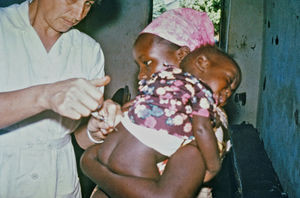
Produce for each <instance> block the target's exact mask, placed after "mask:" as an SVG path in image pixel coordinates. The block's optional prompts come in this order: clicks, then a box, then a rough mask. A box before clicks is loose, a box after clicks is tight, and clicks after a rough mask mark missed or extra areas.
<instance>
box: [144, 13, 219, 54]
mask: <svg viewBox="0 0 300 198" xmlns="http://www.w3.org/2000/svg"><path fill="white" fill-rule="evenodd" d="M142 33H151V34H155V35H157V36H159V37H161V38H163V39H166V40H168V41H170V42H172V43H174V44H176V45H179V46H187V47H189V48H190V50H191V51H193V50H194V49H195V48H197V47H199V46H201V45H205V44H212V45H213V44H214V26H213V24H212V22H211V20H210V19H209V17H208V16H207V14H206V13H205V12H199V11H196V10H194V9H192V8H177V9H172V10H168V11H166V12H164V13H163V14H162V15H160V16H159V17H158V18H156V19H154V20H153V21H152V22H151V23H150V24H149V25H148V26H147V27H146V28H145V29H144V30H143V31H142V32H141V33H140V34H142Z"/></svg>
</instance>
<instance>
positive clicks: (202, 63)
mask: <svg viewBox="0 0 300 198" xmlns="http://www.w3.org/2000/svg"><path fill="white" fill-rule="evenodd" d="M197 65H198V67H199V68H200V69H201V70H202V71H205V70H206V69H207V68H208V66H209V60H208V58H207V56H205V55H204V54H200V55H198V56H197Z"/></svg>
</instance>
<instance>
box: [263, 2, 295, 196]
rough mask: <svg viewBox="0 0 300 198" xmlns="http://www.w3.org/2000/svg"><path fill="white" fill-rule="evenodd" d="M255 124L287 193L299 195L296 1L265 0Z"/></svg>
mask: <svg viewBox="0 0 300 198" xmlns="http://www.w3.org/2000/svg"><path fill="white" fill-rule="evenodd" d="M264 11H265V18H264V39H263V41H264V42H263V46H264V48H263V64H262V72H261V81H260V82H261V83H260V97H259V106H258V107H259V108H258V117H257V128H258V130H259V131H260V133H261V137H262V139H263V140H264V144H265V148H266V150H267V151H268V154H269V157H270V158H271V160H272V163H273V166H274V168H275V170H276V172H277V174H278V176H279V178H280V181H281V183H282V185H283V188H284V190H285V191H286V192H288V194H289V197H292V198H293V197H295V198H296V197H300V130H299V129H300V126H299V110H300V55H299V50H300V42H299V40H298V39H299V37H300V19H299V16H300V1H298V0H265V4H264Z"/></svg>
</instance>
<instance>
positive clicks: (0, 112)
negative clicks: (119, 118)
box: [0, 0, 120, 198]
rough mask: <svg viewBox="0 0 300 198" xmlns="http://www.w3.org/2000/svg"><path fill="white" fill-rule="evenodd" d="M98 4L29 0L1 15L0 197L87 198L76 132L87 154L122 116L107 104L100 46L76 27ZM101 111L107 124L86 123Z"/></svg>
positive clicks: (0, 11) (85, 0) (1, 11)
mask: <svg viewBox="0 0 300 198" xmlns="http://www.w3.org/2000/svg"><path fill="white" fill-rule="evenodd" d="M94 3H95V1H94V0H76V1H74V0H31V1H30V0H26V1H24V2H23V3H21V4H14V5H11V6H10V7H6V8H1V9H0V19H1V20H0V71H1V72H0V117H1V119H0V167H1V168H0V197H14V198H18V197H22V198H25V197H30V198H35V197H36V198H40V197H44V198H48V197H49V198H54V197H56V198H60V197H72V198H77V197H81V190H80V185H79V181H78V176H77V169H76V161H75V156H74V150H73V146H72V143H71V141H70V134H71V133H75V135H76V139H77V141H78V143H79V145H80V146H81V147H83V148H86V147H88V146H89V145H92V144H93V142H92V141H91V140H93V141H94V142H97V140H100V139H101V138H103V137H104V135H105V134H104V133H102V132H101V131H105V130H101V129H107V128H112V127H113V126H114V122H115V120H114V119H115V117H116V114H117V113H119V112H120V108H119V106H118V105H116V104H114V103H113V102H112V101H111V100H106V101H104V99H103V90H104V89H103V86H105V85H106V84H107V83H109V81H110V78H109V77H107V76H106V77H104V56H103V52H102V49H101V47H100V45H99V44H98V43H97V42H96V41H95V40H93V39H92V38H91V37H89V36H88V35H86V34H84V33H81V32H79V31H78V30H76V29H72V27H73V26H74V25H76V24H78V23H79V22H80V21H81V20H82V19H83V18H84V17H85V16H86V15H87V13H88V12H89V10H90V8H91V6H92V5H93V4H94ZM99 106H102V107H103V108H104V109H103V113H102V114H104V115H105V117H106V119H105V120H106V122H105V123H103V122H100V121H99V120H97V119H95V118H90V119H89V121H88V123H87V124H85V125H82V124H80V120H81V118H83V117H88V116H89V115H90V113H91V112H92V111H94V110H96V109H97V108H98V107H99ZM79 126H80V127H79ZM87 131H88V133H89V137H90V139H89V138H88V135H87V134H88V133H87ZM105 133H106V131H105Z"/></svg>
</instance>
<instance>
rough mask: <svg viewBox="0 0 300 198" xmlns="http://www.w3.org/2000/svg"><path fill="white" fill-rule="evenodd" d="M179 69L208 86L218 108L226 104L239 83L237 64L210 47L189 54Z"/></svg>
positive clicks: (224, 54)
mask: <svg viewBox="0 0 300 198" xmlns="http://www.w3.org/2000/svg"><path fill="white" fill-rule="evenodd" d="M180 67H181V68H182V70H183V71H184V72H189V73H191V74H192V75H194V76H195V77H196V78H198V79H199V80H201V81H202V82H204V83H205V84H206V85H207V86H209V87H210V89H211V90H212V92H213V95H214V99H215V100H216V102H217V104H218V105H219V106H223V105H225V104H226V102H227V99H228V98H229V97H230V96H231V95H232V93H233V92H234V91H235V90H236V89H237V87H238V86H239V84H240V81H241V71H240V68H239V66H238V64H237V63H236V62H235V61H234V60H233V59H232V58H231V57H230V56H229V55H227V54H226V53H225V52H223V51H221V50H220V49H218V48H217V47H215V46H211V45H206V46H202V47H200V48H197V49H195V50H194V51H192V52H191V53H189V54H188V55H187V56H185V58H184V59H183V60H182V62H181V63H180Z"/></svg>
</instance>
